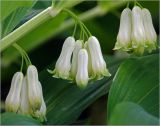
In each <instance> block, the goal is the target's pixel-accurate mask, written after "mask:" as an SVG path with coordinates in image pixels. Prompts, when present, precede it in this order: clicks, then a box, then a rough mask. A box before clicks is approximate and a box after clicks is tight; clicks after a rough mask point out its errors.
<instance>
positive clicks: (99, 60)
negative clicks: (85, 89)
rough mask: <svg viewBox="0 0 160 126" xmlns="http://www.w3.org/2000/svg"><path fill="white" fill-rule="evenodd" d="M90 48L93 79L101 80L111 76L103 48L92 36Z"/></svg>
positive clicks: (89, 41) (89, 40)
mask: <svg viewBox="0 0 160 126" xmlns="http://www.w3.org/2000/svg"><path fill="white" fill-rule="evenodd" d="M88 48H89V52H90V54H91V60H92V61H91V62H92V72H93V77H96V78H97V79H101V78H102V77H103V76H110V73H109V72H108V70H107V68H106V63H105V60H104V59H103V56H102V52H101V47H100V44H99V41H98V40H97V38H96V37H94V36H91V37H90V38H89V39H88Z"/></svg>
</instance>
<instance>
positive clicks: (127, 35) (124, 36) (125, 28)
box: [114, 8, 132, 51]
mask: <svg viewBox="0 0 160 126" xmlns="http://www.w3.org/2000/svg"><path fill="white" fill-rule="evenodd" d="M131 14H132V11H131V10H130V9H129V8H125V9H124V10H123V11H122V14H121V19H120V27H119V32H118V36H117V42H116V45H115V48H114V49H122V50H124V51H128V50H130V48H131V46H132V41H131V27H132V23H131V20H132V17H131Z"/></svg>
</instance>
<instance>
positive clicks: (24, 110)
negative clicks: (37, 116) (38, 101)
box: [19, 77, 31, 115]
mask: <svg viewBox="0 0 160 126" xmlns="http://www.w3.org/2000/svg"><path fill="white" fill-rule="evenodd" d="M28 100H29V99H28V86H27V79H26V77H24V78H23V83H22V91H21V105H20V111H19V113H21V114H23V115H30V111H31V109H30V106H29V101H28Z"/></svg>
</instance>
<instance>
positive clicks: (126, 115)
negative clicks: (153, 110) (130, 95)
mask: <svg viewBox="0 0 160 126" xmlns="http://www.w3.org/2000/svg"><path fill="white" fill-rule="evenodd" d="M108 124H109V125H158V124H159V120H158V118H156V117H154V116H153V115H150V114H149V113H147V112H146V111H145V110H144V109H143V108H142V107H141V106H140V105H137V104H135V103H133V102H122V103H119V104H117V105H116V107H115V108H114V110H113V112H112V114H111V118H110V120H109V122H108Z"/></svg>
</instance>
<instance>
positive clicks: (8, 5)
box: [1, 0, 36, 37]
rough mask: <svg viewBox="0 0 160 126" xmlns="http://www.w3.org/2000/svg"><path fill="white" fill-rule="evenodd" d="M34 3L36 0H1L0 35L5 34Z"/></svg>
mask: <svg viewBox="0 0 160 126" xmlns="http://www.w3.org/2000/svg"><path fill="white" fill-rule="evenodd" d="M35 3H36V0H29V1H16V0H15V1H2V6H1V7H2V18H1V20H2V19H3V20H2V37H4V36H6V35H7V34H8V33H10V32H11V31H12V30H13V29H14V28H15V27H16V26H17V24H18V23H19V22H20V21H21V20H22V18H23V17H24V16H25V15H26V13H27V12H28V10H29V9H30V8H31V7H32V6H33V5H34V4H35ZM3 11H4V13H3Z"/></svg>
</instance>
